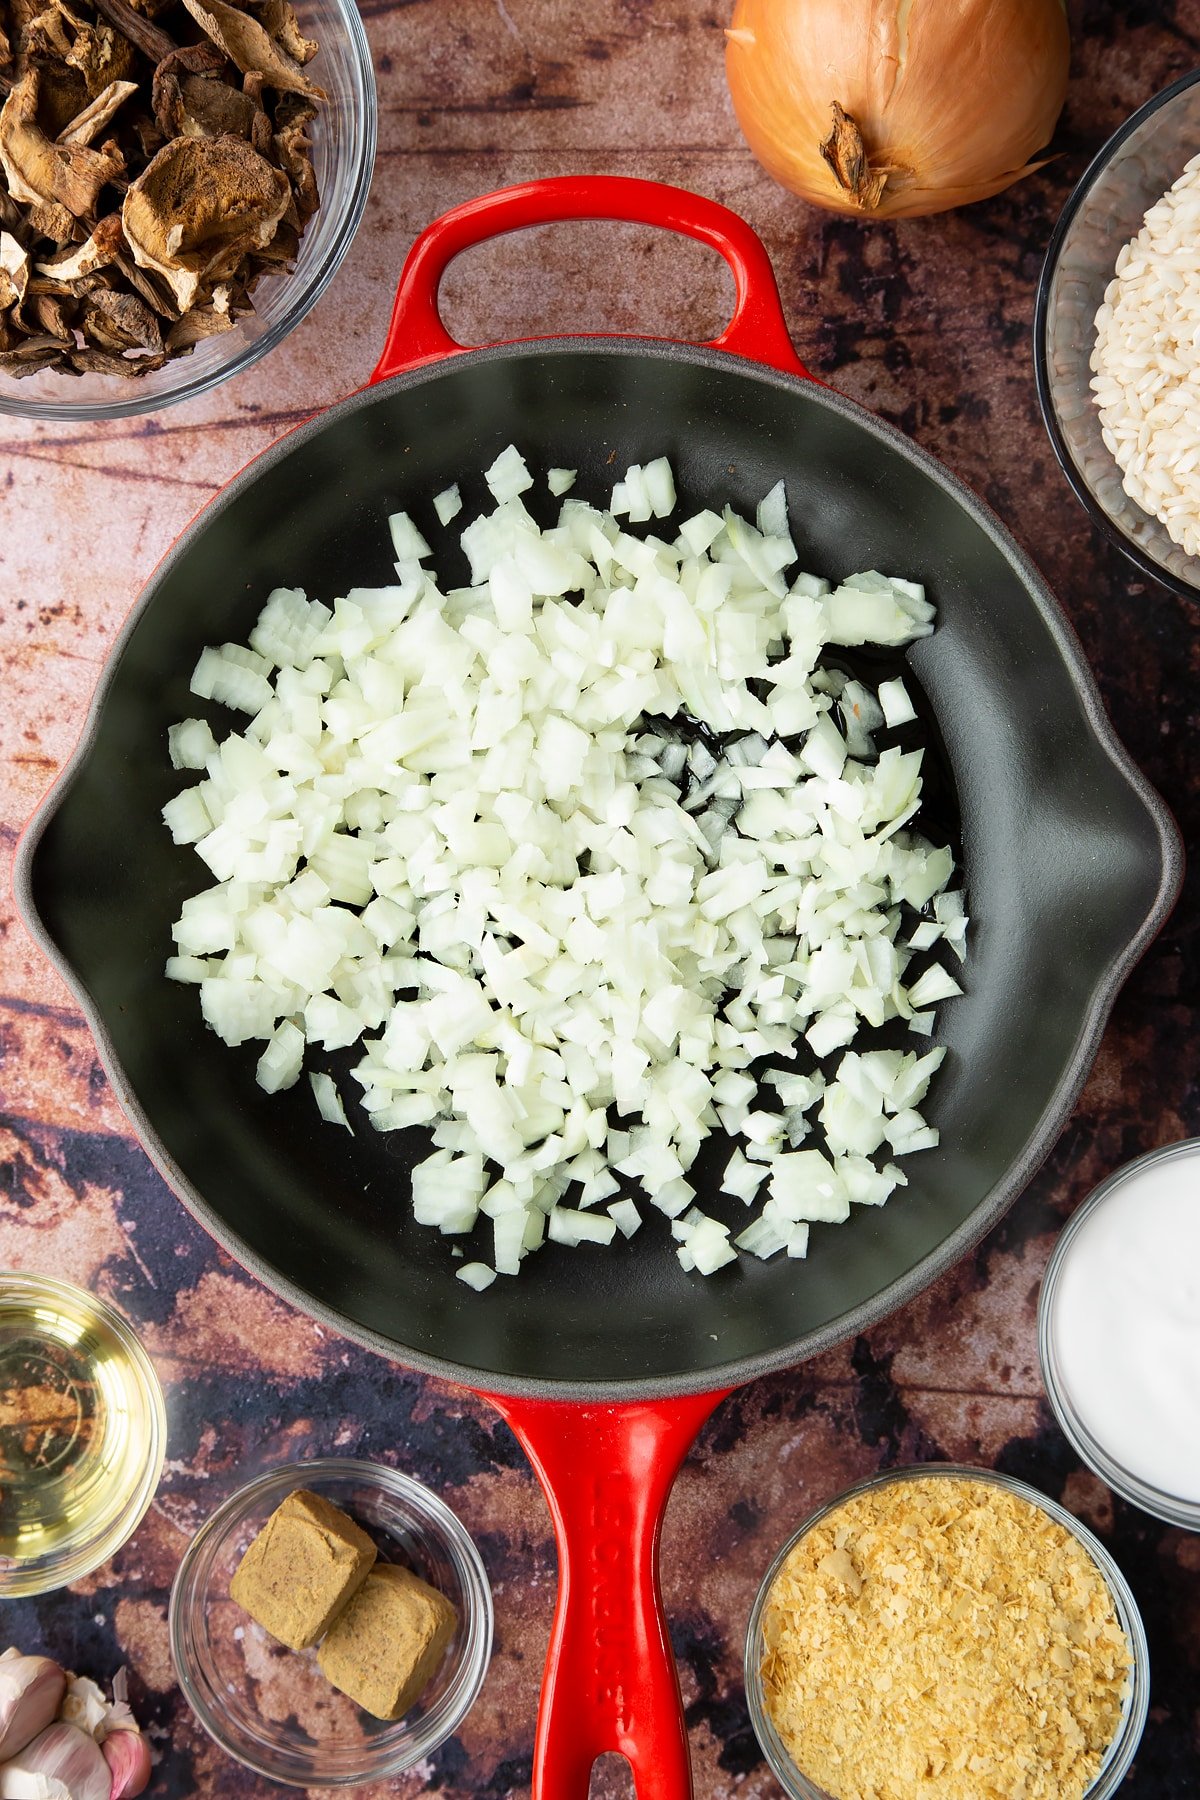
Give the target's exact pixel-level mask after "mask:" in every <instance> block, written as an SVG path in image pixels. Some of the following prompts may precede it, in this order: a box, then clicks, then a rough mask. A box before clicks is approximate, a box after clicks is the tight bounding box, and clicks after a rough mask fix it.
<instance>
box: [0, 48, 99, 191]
mask: <svg viewBox="0 0 1200 1800" xmlns="http://www.w3.org/2000/svg"><path fill="white" fill-rule="evenodd" d="M37 105H38V71H37V69H36V68H32V69H30V70H28V71H27V73H26V74H24V75H23V76H22V77H21V79H20V81H18V82H17V84H16V86H15V87H14V88H13V90H12V93H11V94H10V95H9V96H8V99H7V100H6V101H5V102H4V105H3V106H2V107H0V165H2V166H3V169H4V173H5V175H6V177H7V179H8V191H9V194H10V195H11V196H12V198H13V199H14V200H25V201H28V202H29V203H30V204H31V205H34V206H44V205H49V204H56V205H59V206H64V207H65V208H66V209H67V211H68V212H69V213H71V214H73V216H74V217H75V218H77V219H81V218H85V217H86V216H87V215H88V214H89V213H91V212H93V211H94V209H95V206H96V202H97V200H98V199H99V197H100V193H101V190H102V189H103V188H105V187H107V186H108V184H109V183H110V182H111V181H112V180H113V178H114V177H115V176H117V175H120V174H122V173H123V171H124V168H125V159H124V157H123V156H122V155H121V152H120V150H119V149H118V148H117V146H116V144H115V143H113V144H107V145H105V146H104V147H103V148H102V149H100V150H93V149H91V148H90V147H89V146H88V145H87V144H60V143H55V142H54V141H53V140H52V139H50V138H48V137H47V136H46V135H45V133H44V132H43V131H42V130H41V128H40V126H39V125H38V120H37Z"/></svg>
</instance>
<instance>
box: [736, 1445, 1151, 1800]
mask: <svg viewBox="0 0 1200 1800" xmlns="http://www.w3.org/2000/svg"><path fill="white" fill-rule="evenodd" d="M941 1476H952V1477H955V1478H957V1479H958V1480H966V1481H979V1482H984V1483H988V1484H990V1485H991V1486H993V1487H998V1488H1003V1489H1004V1491H1005V1492H1006V1493H1009V1494H1015V1495H1016V1496H1017V1497H1018V1498H1019V1499H1022V1500H1026V1501H1028V1502H1029V1503H1030V1504H1031V1505H1033V1506H1036V1507H1039V1508H1040V1509H1041V1511H1042V1512H1044V1513H1045V1514H1047V1516H1048V1517H1049V1518H1051V1519H1053V1520H1054V1521H1055V1522H1056V1523H1057V1524H1059V1525H1061V1526H1062V1527H1063V1529H1064V1530H1066V1531H1068V1532H1070V1534H1071V1536H1072V1537H1073V1538H1074V1539H1075V1540H1076V1542H1077V1543H1078V1544H1079V1545H1080V1547H1081V1548H1082V1549H1083V1550H1085V1551H1086V1552H1087V1554H1088V1555H1089V1556H1090V1557H1091V1559H1092V1561H1093V1562H1094V1563H1095V1564H1096V1566H1097V1568H1098V1569H1099V1571H1100V1573H1101V1574H1102V1575H1103V1577H1104V1579H1105V1581H1106V1582H1107V1584H1108V1589H1109V1592H1110V1593H1111V1595H1112V1598H1113V1605H1114V1607H1115V1609H1116V1614H1117V1617H1118V1619H1119V1620H1120V1622H1121V1627H1122V1629H1123V1631H1124V1633H1125V1636H1126V1638H1127V1640H1128V1643H1129V1650H1130V1655H1131V1656H1132V1658H1133V1668H1132V1670H1131V1672H1130V1679H1129V1684H1128V1687H1127V1689H1126V1693H1125V1705H1124V1707H1123V1709H1122V1713H1121V1722H1120V1727H1119V1729H1118V1731H1117V1733H1116V1736H1115V1737H1114V1738H1113V1741H1112V1743H1111V1744H1110V1746H1109V1749H1108V1754H1107V1756H1106V1757H1105V1759H1104V1763H1103V1765H1102V1766H1101V1768H1100V1769H1099V1771H1098V1772H1097V1774H1096V1777H1095V1779H1094V1780H1093V1782H1092V1784H1091V1786H1090V1787H1089V1788H1088V1790H1087V1793H1086V1795H1085V1796H1084V1800H1109V1796H1110V1795H1112V1794H1114V1793H1115V1792H1116V1790H1117V1788H1118V1787H1119V1786H1120V1784H1121V1782H1122V1781H1123V1780H1124V1778H1125V1775H1126V1773H1127V1771H1128V1769H1129V1765H1130V1763H1131V1762H1132V1761H1133V1758H1134V1755H1135V1753H1136V1751H1137V1747H1138V1743H1139V1741H1140V1739H1141V1735H1142V1731H1143V1729H1144V1727H1145V1724H1146V1714H1147V1711H1148V1709H1149V1705H1150V1650H1149V1646H1148V1644H1147V1642H1146V1633H1145V1628H1144V1627H1143V1625H1142V1619H1141V1614H1140V1613H1139V1612H1138V1608H1137V1602H1136V1601H1135V1600H1134V1597H1133V1595H1132V1593H1131V1592H1130V1589H1129V1584H1128V1582H1127V1581H1126V1580H1125V1577H1124V1576H1123V1575H1122V1573H1121V1571H1120V1569H1118V1567H1117V1565H1116V1563H1115V1562H1114V1561H1113V1559H1112V1557H1111V1556H1110V1555H1109V1553H1108V1551H1107V1550H1106V1549H1105V1548H1104V1546H1103V1544H1101V1543H1100V1542H1099V1541H1098V1539H1096V1538H1095V1537H1093V1535H1092V1533H1091V1532H1090V1531H1088V1530H1087V1529H1086V1527H1085V1526H1083V1525H1081V1524H1080V1522H1079V1520H1078V1519H1076V1518H1075V1517H1074V1516H1073V1515H1072V1514H1071V1513H1069V1512H1067V1511H1066V1510H1065V1509H1064V1508H1063V1507H1061V1506H1058V1505H1057V1504H1056V1503H1055V1502H1054V1501H1053V1500H1048V1499H1047V1498H1046V1496H1045V1494H1040V1493H1038V1491H1037V1489H1036V1488H1031V1487H1029V1486H1027V1485H1026V1483H1025V1482H1023V1481H1014V1480H1013V1478H1012V1477H1011V1476H1009V1475H1002V1474H999V1473H997V1472H996V1471H994V1470H991V1469H976V1468H969V1467H965V1466H963V1465H962V1464H958V1463H917V1464H914V1465H912V1466H911V1467H908V1468H903V1469H885V1470H883V1471H882V1472H881V1473H880V1474H878V1475H871V1476H869V1477H868V1478H867V1479H866V1480H865V1481H858V1482H855V1484H854V1486H853V1487H848V1488H846V1489H845V1491H844V1492H843V1493H840V1494H839V1495H838V1496H837V1498H836V1499H834V1500H830V1501H829V1502H828V1503H827V1504H826V1505H825V1506H822V1507H820V1508H819V1509H818V1510H817V1511H816V1512H814V1513H811V1514H810V1515H809V1517H808V1518H807V1519H805V1521H804V1523H803V1524H802V1525H801V1526H800V1529H799V1530H798V1531H796V1532H795V1533H794V1534H793V1535H792V1536H791V1537H790V1538H789V1539H788V1541H787V1543H786V1544H784V1546H783V1548H782V1549H781V1550H780V1552H779V1554H778V1555H777V1556H776V1557H775V1559H774V1560H773V1562H772V1563H771V1566H770V1568H769V1569H768V1570H767V1573H766V1575H765V1576H764V1578H763V1583H762V1586H761V1587H760V1588H759V1590H758V1597H757V1599H756V1600H755V1602H754V1610H753V1611H752V1613H751V1614H750V1623H749V1626H748V1627H747V1631H746V1659H745V1681H746V1701H747V1705H748V1706H749V1710H750V1722H751V1724H752V1725H753V1726H754V1731H755V1735H756V1737H757V1738H758V1741H759V1744H760V1745H761V1746H762V1750H763V1754H764V1755H765V1757H766V1759H767V1761H768V1762H769V1763H770V1765H771V1768H772V1769H773V1771H774V1773H775V1776H776V1779H777V1780H778V1782H779V1784H780V1786H781V1787H782V1788H783V1790H784V1792H785V1793H786V1794H789V1795H791V1796H792V1800H832V1797H831V1796H830V1795H829V1794H827V1793H826V1791H825V1789H824V1788H821V1787H818V1786H817V1785H816V1783H815V1782H814V1781H811V1780H810V1779H809V1778H808V1776H806V1775H805V1774H804V1773H803V1771H802V1770H800V1769H798V1768H797V1767H796V1764H795V1763H794V1762H793V1761H792V1758H791V1754H790V1752H789V1751H788V1749H787V1747H786V1746H785V1744H784V1742H783V1739H782V1738H781V1737H780V1735H779V1733H778V1732H777V1731H776V1729H775V1726H774V1724H773V1723H772V1720H771V1715H770V1713H769V1712H768V1710H767V1702H766V1695H765V1693H764V1691H763V1683H762V1661H763V1656H764V1654H765V1651H766V1642H765V1639H764V1636H763V1613H764V1611H765V1609H766V1604H767V1597H768V1595H769V1594H770V1591H771V1588H772V1586H773V1585H774V1582H775V1577H776V1576H777V1575H778V1573H779V1571H780V1569H781V1568H782V1566H783V1564H784V1562H785V1560H786V1559H787V1557H788V1556H789V1555H790V1554H791V1552H792V1550H794V1549H795V1547H796V1545H797V1544H798V1543H799V1542H800V1539H801V1538H802V1537H804V1535H805V1533H806V1532H808V1531H811V1530H812V1528H813V1527H814V1526H815V1525H817V1524H819V1523H820V1521H821V1520H822V1519H824V1518H825V1517H826V1516H827V1515H828V1514H829V1513H831V1512H836V1510H837V1509H838V1508H839V1507H841V1506H843V1505H844V1504H845V1503H846V1501H847V1500H851V1499H853V1498H854V1497H855V1495H857V1494H863V1493H866V1492H867V1491H868V1490H869V1489H871V1488H881V1487H887V1486H888V1485H889V1484H891V1483H893V1482H901V1481H917V1480H929V1479H930V1478H931V1477H933V1478H936V1477H941Z"/></svg>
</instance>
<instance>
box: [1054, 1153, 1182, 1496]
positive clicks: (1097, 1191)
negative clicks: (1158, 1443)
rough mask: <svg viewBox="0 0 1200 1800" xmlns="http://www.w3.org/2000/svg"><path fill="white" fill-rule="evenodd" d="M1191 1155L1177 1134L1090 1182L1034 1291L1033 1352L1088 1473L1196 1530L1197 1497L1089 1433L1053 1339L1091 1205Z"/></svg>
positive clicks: (1093, 1207) (1061, 1423) (1061, 1421)
mask: <svg viewBox="0 0 1200 1800" xmlns="http://www.w3.org/2000/svg"><path fill="white" fill-rule="evenodd" d="M1197 1155H1200V1138H1182V1139H1180V1141H1179V1142H1178V1143H1175V1144H1163V1145H1161V1146H1160V1147H1159V1148H1158V1149H1157V1150H1149V1151H1147V1153H1146V1154H1145V1155H1144V1156H1139V1157H1136V1158H1135V1160H1134V1161H1133V1162H1129V1163H1124V1164H1123V1165H1122V1166H1121V1168H1119V1169H1116V1170H1114V1171H1113V1173H1112V1174H1111V1175H1109V1176H1108V1177H1107V1178H1106V1179H1105V1180H1104V1181H1102V1182H1101V1183H1100V1185H1099V1187H1095V1188H1093V1189H1092V1191H1091V1193H1090V1194H1089V1195H1088V1196H1087V1198H1086V1199H1085V1200H1083V1201H1081V1202H1080V1204H1079V1205H1078V1206H1077V1207H1076V1209H1075V1211H1074V1212H1073V1213H1072V1214H1071V1217H1070V1218H1069V1219H1068V1220H1067V1222H1066V1224H1065V1225H1064V1226H1063V1228H1062V1231H1061V1232H1060V1233H1059V1237H1058V1242H1057V1243H1056V1244H1055V1246H1054V1250H1053V1252H1052V1254H1051V1257H1050V1261H1049V1262H1048V1263H1047V1265H1046V1273H1045V1274H1044V1275H1043V1277H1042V1287H1041V1292H1040V1294H1039V1296H1038V1357H1039V1360H1040V1362H1041V1365H1042V1381H1043V1384H1044V1386H1045V1389H1046V1395H1047V1398H1048V1399H1049V1401H1050V1406H1051V1409H1052V1411H1053V1413H1054V1416H1055V1418H1056V1419H1057V1420H1058V1424H1059V1427H1060V1429H1061V1430H1062V1433H1063V1436H1064V1437H1065V1438H1066V1439H1067V1441H1068V1443H1069V1444H1070V1445H1071V1447H1072V1449H1073V1450H1074V1451H1075V1452H1076V1454H1077V1455H1078V1456H1080V1457H1081V1458H1082V1459H1083V1461H1084V1462H1085V1463H1086V1464H1087V1465H1088V1467H1089V1468H1090V1469H1091V1470H1092V1471H1093V1473H1094V1474H1096V1475H1098V1476H1099V1477H1100V1479H1101V1480H1102V1481H1104V1482H1107V1484H1108V1486H1109V1487H1110V1488H1113V1489H1115V1491H1116V1492H1117V1493H1118V1494H1120V1495H1121V1497H1122V1499H1125V1500H1128V1501H1130V1502H1131V1503H1132V1504H1133V1505H1134V1506H1140V1507H1141V1509H1142V1511H1143V1512H1148V1513H1150V1514H1152V1515H1153V1517H1154V1518H1156V1519H1162V1520H1164V1521H1165V1522H1166V1523H1167V1524H1168V1525H1179V1526H1182V1527H1183V1528H1184V1529H1185V1530H1187V1531H1200V1501H1196V1500H1186V1499H1182V1498H1181V1497H1180V1496H1179V1495H1178V1494H1169V1493H1167V1492H1166V1491H1165V1490H1164V1489H1163V1488H1159V1487H1155V1486H1154V1484H1153V1483H1152V1482H1149V1481H1145V1480H1143V1479H1142V1477H1141V1476H1140V1475H1137V1474H1135V1473H1134V1472H1133V1470H1132V1469H1127V1468H1126V1467H1125V1466H1124V1464H1123V1463H1121V1462H1118V1460H1117V1459H1116V1457H1115V1456H1113V1455H1112V1453H1111V1452H1110V1451H1109V1450H1107V1449H1105V1447H1104V1445H1103V1444H1101V1443H1100V1442H1099V1440H1098V1439H1097V1438H1096V1437H1094V1436H1093V1434H1092V1433H1091V1432H1090V1431H1089V1430H1088V1427H1087V1426H1086V1425H1085V1424H1084V1422H1083V1420H1082V1419H1081V1418H1080V1417H1079V1415H1078V1413H1077V1412H1076V1411H1075V1409H1074V1407H1073V1406H1072V1404H1071V1399H1070V1396H1069V1394H1068V1393H1067V1388H1066V1383H1065V1382H1064V1381H1063V1379H1062V1374H1061V1365H1060V1362H1059V1357H1058V1350H1057V1345H1056V1341H1055V1328H1054V1327H1055V1307H1054V1302H1055V1298H1056V1296H1057V1293H1058V1287H1059V1282H1060V1281H1061V1279H1062V1272H1063V1270H1064V1268H1065V1267H1066V1263H1067V1258H1068V1257H1069V1256H1070V1253H1071V1247H1072V1245H1073V1244H1074V1243H1075V1241H1076V1239H1077V1238H1078V1236H1079V1233H1080V1232H1081V1231H1082V1230H1083V1228H1084V1226H1085V1225H1086V1224H1087V1222H1088V1220H1089V1219H1090V1218H1091V1217H1092V1215H1093V1214H1094V1213H1095V1212H1096V1210H1097V1208H1098V1207H1100V1206H1103V1204H1104V1202H1105V1201H1106V1200H1107V1199H1108V1198H1109V1196H1110V1195H1111V1194H1113V1193H1114V1192H1115V1191H1116V1190H1117V1189H1118V1188H1121V1187H1124V1186H1125V1184H1126V1182H1127V1181H1130V1180H1132V1179H1133V1177H1134V1176H1135V1175H1137V1174H1139V1173H1140V1172H1141V1171H1142V1170H1143V1169H1145V1168H1148V1167H1149V1166H1150V1165H1151V1164H1153V1163H1159V1162H1169V1161H1170V1160H1172V1159H1173V1158H1174V1157H1177V1156H1197Z"/></svg>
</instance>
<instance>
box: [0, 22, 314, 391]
mask: <svg viewBox="0 0 1200 1800" xmlns="http://www.w3.org/2000/svg"><path fill="white" fill-rule="evenodd" d="M316 51H317V45H316V44H315V43H314V42H313V41H312V39H310V38H306V37H305V36H304V34H303V32H302V31H301V29H300V25H299V21H298V20H297V17H296V14H295V12H294V10H293V8H292V6H291V4H290V3H289V0H244V4H241V5H231V4H228V0H0V101H2V102H3V104H2V105H0V373H2V374H7V375H9V376H14V377H20V376H24V375H31V374H36V373H37V372H38V371H39V370H41V369H55V370H56V371H58V372H59V373H63V374H68V375H70V374H84V373H100V374H104V375H115V376H120V377H123V378H126V379H128V378H136V377H137V376H139V375H142V374H144V373H145V372H146V371H148V370H151V369H156V368H161V367H162V365H163V363H164V362H165V361H167V360H168V358H171V357H176V356H182V355H186V354H187V353H188V351H190V350H191V349H192V348H193V346H194V345H196V344H198V343H202V342H204V341H205V340H206V339H207V338H210V337H213V336H215V335H217V334H218V333H221V332H225V331H229V330H230V329H231V328H232V327H233V325H234V324H235V323H236V321H237V319H238V318H239V317H241V316H242V315H244V314H245V313H247V312H249V311H251V310H252V307H253V301H252V295H253V291H254V288H255V286H256V285H257V283H258V281H259V280H260V279H261V278H262V277H264V276H265V275H268V274H273V273H277V272H279V271H282V270H285V269H287V268H289V267H291V266H292V265H293V264H294V262H295V258H296V256H297V254H298V252H299V247H300V238H301V234H302V232H303V230H304V228H305V225H306V224H307V222H308V220H309V219H310V218H311V217H312V214H313V213H314V212H315V210H316V208H317V206H318V204H319V194H318V191H317V183H316V177H315V173H314V170H313V162H312V145H311V139H310V131H311V127H312V122H313V120H314V118H315V117H316V115H317V111H318V105H319V103H320V101H321V100H323V99H324V97H325V96H324V94H323V92H322V90H321V89H320V88H319V87H318V86H317V85H316V84H315V83H314V82H313V81H312V80H311V79H310V77H309V76H308V75H307V74H306V72H305V65H306V64H307V63H308V62H310V61H311V59H312V57H313V56H314V55H315V54H316Z"/></svg>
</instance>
